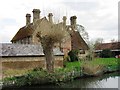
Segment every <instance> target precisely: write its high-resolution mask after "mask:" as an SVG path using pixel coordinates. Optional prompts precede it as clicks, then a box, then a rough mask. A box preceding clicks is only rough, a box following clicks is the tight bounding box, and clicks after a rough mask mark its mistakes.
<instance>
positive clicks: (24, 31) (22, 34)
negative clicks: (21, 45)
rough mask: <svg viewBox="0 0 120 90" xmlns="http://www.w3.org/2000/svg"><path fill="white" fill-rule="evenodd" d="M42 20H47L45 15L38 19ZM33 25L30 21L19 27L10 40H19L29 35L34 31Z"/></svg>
mask: <svg viewBox="0 0 120 90" xmlns="http://www.w3.org/2000/svg"><path fill="white" fill-rule="evenodd" d="M43 20H47V19H46V17H43V18H41V19H39V20H38V21H39V22H42V21H43ZM34 31H35V30H34V25H33V23H30V24H29V25H28V26H24V27H22V28H20V29H19V30H18V32H17V33H16V35H15V36H14V37H13V38H12V40H11V42H12V41H16V40H21V39H23V38H26V37H29V36H31V35H32V34H33V33H34Z"/></svg>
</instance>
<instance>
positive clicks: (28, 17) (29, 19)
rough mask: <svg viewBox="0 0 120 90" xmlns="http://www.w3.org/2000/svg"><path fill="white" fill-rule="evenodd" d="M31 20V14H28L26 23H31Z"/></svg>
mask: <svg viewBox="0 0 120 90" xmlns="http://www.w3.org/2000/svg"><path fill="white" fill-rule="evenodd" d="M30 22H31V15H30V14H28V13H27V14H26V25H29V24H30Z"/></svg>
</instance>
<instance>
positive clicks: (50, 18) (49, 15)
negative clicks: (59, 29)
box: [48, 13, 53, 23]
mask: <svg viewBox="0 0 120 90" xmlns="http://www.w3.org/2000/svg"><path fill="white" fill-rule="evenodd" d="M52 17H53V14H52V13H49V14H48V18H49V21H50V22H51V23H53V20H52Z"/></svg>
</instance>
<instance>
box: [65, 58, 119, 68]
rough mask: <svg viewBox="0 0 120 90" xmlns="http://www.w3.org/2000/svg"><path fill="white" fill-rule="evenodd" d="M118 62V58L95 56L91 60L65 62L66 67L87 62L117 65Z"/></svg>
mask: <svg viewBox="0 0 120 90" xmlns="http://www.w3.org/2000/svg"><path fill="white" fill-rule="evenodd" d="M118 62H120V59H117V58H95V59H94V60H92V61H75V62H67V63H66V68H74V67H80V66H82V65H84V64H85V63H87V64H89V65H104V66H108V65H112V66H117V65H118Z"/></svg>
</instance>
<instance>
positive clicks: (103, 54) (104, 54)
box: [100, 49, 112, 58]
mask: <svg viewBox="0 0 120 90" xmlns="http://www.w3.org/2000/svg"><path fill="white" fill-rule="evenodd" d="M111 56H112V52H111V51H110V49H104V50H103V51H102V52H101V53H100V57H102V58H110V57H111Z"/></svg>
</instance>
